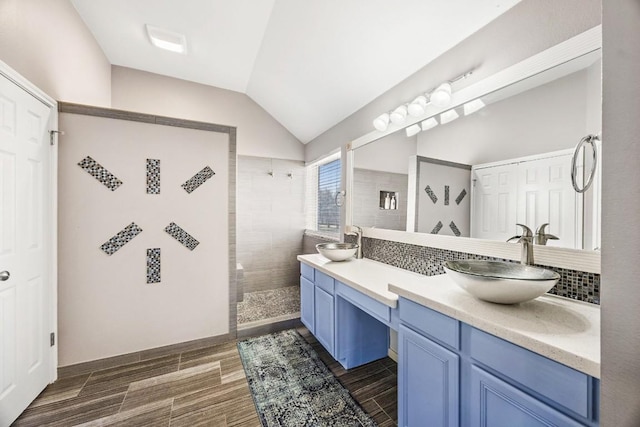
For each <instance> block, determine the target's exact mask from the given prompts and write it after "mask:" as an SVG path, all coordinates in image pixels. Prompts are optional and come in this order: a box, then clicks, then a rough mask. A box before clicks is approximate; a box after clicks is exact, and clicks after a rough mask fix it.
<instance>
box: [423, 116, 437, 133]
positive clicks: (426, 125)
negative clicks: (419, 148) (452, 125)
mask: <svg viewBox="0 0 640 427" xmlns="http://www.w3.org/2000/svg"><path fill="white" fill-rule="evenodd" d="M420 126H421V127H422V130H429V129H432V128H434V127H436V126H438V121H437V120H436V119H435V118H433V117H429V118H428V119H427V120H424V121H423V122H422V123H420Z"/></svg>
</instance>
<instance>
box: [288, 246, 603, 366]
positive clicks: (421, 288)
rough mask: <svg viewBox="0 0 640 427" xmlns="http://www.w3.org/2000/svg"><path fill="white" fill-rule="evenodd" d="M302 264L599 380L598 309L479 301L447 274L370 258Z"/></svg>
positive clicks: (312, 259)
mask: <svg viewBox="0 0 640 427" xmlns="http://www.w3.org/2000/svg"><path fill="white" fill-rule="evenodd" d="M298 260H299V261H301V262H304V263H305V264H308V265H310V266H312V267H314V268H316V269H318V270H319V271H322V272H324V273H326V274H329V275H331V276H332V277H334V278H336V279H338V280H340V281H341V282H343V283H345V284H347V285H349V286H351V287H353V288H354V289H356V290H358V291H360V292H362V293H364V294H365V295H368V296H370V297H372V298H374V299H376V300H378V301H380V302H382V303H384V304H386V305H388V306H390V307H396V305H397V301H398V295H399V296H402V297H404V298H407V299H409V300H411V301H414V302H416V303H418V304H421V305H423V306H425V307H429V308H431V309H433V310H436V311H438V312H440V313H442V314H446V315H447V316H450V317H453V318H454V319H457V320H460V321H462V322H465V323H467V324H469V325H471V326H474V327H476V328H478V329H480V330H483V331H485V332H488V333H490V334H493V335H495V336H497V337H500V338H503V339H505V340H507V341H509V342H512V343H514V344H517V345H519V346H521V347H524V348H526V349H529V350H531V351H533V352H535V353H538V354H541V355H543V356H545V357H548V358H549V359H552V360H555V361H557V362H559V363H562V364H564V365H567V366H570V367H572V368H574V369H576V370H578V371H581V372H584V373H586V374H588V375H591V376H593V377H596V378H600V307H599V306H597V305H594V304H588V303H583V302H578V301H572V300H569V299H566V298H561V297H555V296H552V295H544V296H541V297H538V298H536V299H535V300H533V301H529V302H526V303H522V304H516V305H501V304H493V303H489V302H484V301H480V300H478V299H476V298H474V297H472V296H471V295H469V294H468V293H466V292H465V291H464V290H462V289H461V288H459V287H458V286H457V285H456V284H455V283H454V282H453V281H452V280H451V278H449V277H448V276H447V275H446V274H443V275H440V276H423V275H421V274H417V273H412V272H410V271H407V270H402V269H400V268H396V267H392V266H389V265H386V264H383V263H380V262H377V261H372V260H369V259H359V260H356V259H352V260H349V261H344V262H331V261H329V260H328V259H326V258H324V257H323V256H321V255H319V254H314V255H300V256H298Z"/></svg>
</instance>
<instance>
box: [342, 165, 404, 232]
mask: <svg viewBox="0 0 640 427" xmlns="http://www.w3.org/2000/svg"><path fill="white" fill-rule="evenodd" d="M407 188H408V175H405V174H400V173H392V172H381V171H374V170H369V169H355V170H354V171H353V194H354V198H355V200H354V206H355V207H356V208H355V209H354V211H353V223H354V224H356V225H362V226H366V227H376V228H384V229H388V230H406V227H407ZM381 191H395V192H398V193H399V200H398V209H393V210H392V209H388V210H385V209H380V192H381Z"/></svg>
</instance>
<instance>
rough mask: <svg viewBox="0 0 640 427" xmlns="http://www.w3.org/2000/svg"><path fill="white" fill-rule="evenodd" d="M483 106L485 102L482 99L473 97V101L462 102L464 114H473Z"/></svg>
mask: <svg viewBox="0 0 640 427" xmlns="http://www.w3.org/2000/svg"><path fill="white" fill-rule="evenodd" d="M484 107H485V103H484V102H483V101H482V99H480V98H478V99H474V100H473V101H469V102H467V103H466V104H464V115H465V116H468V115H469V114H473V113H475V112H476V111H478V110H481V109H483V108H484Z"/></svg>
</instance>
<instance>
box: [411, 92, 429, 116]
mask: <svg viewBox="0 0 640 427" xmlns="http://www.w3.org/2000/svg"><path fill="white" fill-rule="evenodd" d="M426 108H427V97H426V96H424V95H420V96H418V97H417V98H416V99H414V100H413V101H412V102H411V104H409V107H408V108H407V110H408V111H409V115H410V116H413V117H418V116H421V115H423V114H424V112H425V110H426Z"/></svg>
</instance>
